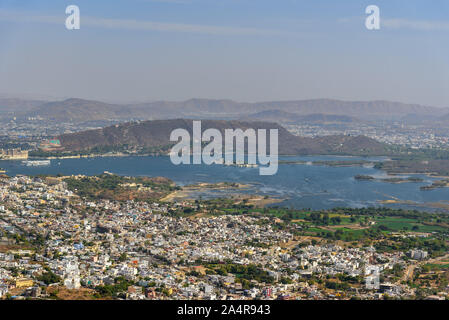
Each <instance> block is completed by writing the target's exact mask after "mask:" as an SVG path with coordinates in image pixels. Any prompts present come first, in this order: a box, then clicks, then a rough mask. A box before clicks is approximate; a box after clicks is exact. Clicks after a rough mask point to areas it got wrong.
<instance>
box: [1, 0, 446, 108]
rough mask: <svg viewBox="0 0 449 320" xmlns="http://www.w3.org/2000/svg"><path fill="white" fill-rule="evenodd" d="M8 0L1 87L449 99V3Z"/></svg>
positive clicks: (140, 95)
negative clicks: (371, 25) (369, 23)
mask: <svg viewBox="0 0 449 320" xmlns="http://www.w3.org/2000/svg"><path fill="white" fill-rule="evenodd" d="M72 2H73V4H76V5H78V6H79V8H80V10H81V29H80V30H72V31H68V30H67V29H66V28H65V27H64V21H65V19H66V17H67V15H66V14H65V8H66V6H67V5H68V4H72V3H66V2H59V1H20V2H17V1H5V0H3V1H1V2H0V39H1V40H0V41H1V46H0V88H1V90H0V91H1V93H2V94H5V95H6V94H7V95H9V96H16V97H20V96H24V97H54V98H69V97H78V98H86V99H99V100H103V101H108V102H136V101H151V100H185V99H189V98H195V97H197V98H217V99H234V100H237V101H246V102H254V101H267V100H293V99H295V100H296V99H310V98H335V99H343V100H392V101H400V102H405V103H419V104H423V105H432V106H438V107H447V106H449V90H447V89H448V83H449V82H448V81H449V62H448V59H447V57H448V56H449V46H448V43H447V36H448V33H449V22H447V13H448V12H449V4H448V3H447V1H443V0H439V1H433V2H432V8H431V9H430V8H428V7H426V5H427V3H426V2H424V1H415V0H413V1H407V2H404V1H376V3H375V4H376V5H377V6H379V8H380V18H381V29H380V30H367V29H366V28H365V24H364V20H365V18H366V14H365V8H366V6H367V5H369V4H371V3H368V2H367V1H350V2H336V1H335V2H330V1H321V0H319V1H313V2H311V1H268V0H262V1H257V2H256V1H249V0H242V1H206V0H180V1H164V0H157V1H156V0H155V1H152V0H132V1H130V0H126V1H125V0H118V1H84V0H77V1H72Z"/></svg>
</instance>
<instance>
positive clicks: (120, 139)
mask: <svg viewBox="0 0 449 320" xmlns="http://www.w3.org/2000/svg"><path fill="white" fill-rule="evenodd" d="M177 128H182V129H185V130H187V131H189V132H190V133H192V130H193V129H192V128H193V120H187V119H174V120H152V121H143V122H129V123H124V124H120V125H113V126H109V127H106V128H102V129H96V130H88V131H82V132H77V133H71V134H64V135H61V136H59V137H57V138H58V139H59V140H60V141H61V146H62V148H63V150H64V151H81V150H90V149H92V148H98V147H117V146H124V145H126V146H131V147H158V146H167V145H170V144H173V142H170V141H169V138H170V133H171V132H172V131H173V130H174V129H177ZM208 128H216V129H218V130H220V131H221V132H222V134H223V137H224V130H225V129H238V128H240V129H242V130H246V129H248V128H253V129H255V130H257V129H267V130H269V129H278V130H279V131H278V132H279V154H284V155H297V154H298V155H300V154H346V155H348V154H351V155H383V154H386V153H387V151H386V150H387V146H386V145H385V144H383V143H380V142H377V141H376V140H373V139H371V138H368V137H365V136H343V135H339V136H326V137H317V138H307V137H298V136H295V135H293V134H291V133H290V132H288V131H287V130H286V129H285V128H283V127H282V126H280V125H278V124H276V123H270V122H247V121H234V120H231V121H224V120H203V121H202V130H203V131H204V130H206V129H208Z"/></svg>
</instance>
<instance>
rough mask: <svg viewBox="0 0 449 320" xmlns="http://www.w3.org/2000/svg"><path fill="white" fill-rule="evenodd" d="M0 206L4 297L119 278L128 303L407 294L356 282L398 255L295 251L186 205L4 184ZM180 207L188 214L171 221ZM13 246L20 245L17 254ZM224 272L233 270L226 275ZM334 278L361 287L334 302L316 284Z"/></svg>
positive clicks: (282, 235) (243, 223)
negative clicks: (94, 197)
mask: <svg viewBox="0 0 449 320" xmlns="http://www.w3.org/2000/svg"><path fill="white" fill-rule="evenodd" d="M0 204H1V205H0V238H1V239H0V249H1V248H7V249H6V250H2V251H0V252H1V253H0V296H3V297H4V296H7V295H12V296H14V295H19V294H20V295H21V296H23V295H28V296H31V297H45V290H43V289H45V288H48V287H51V286H55V285H58V286H64V287H66V288H67V289H69V290H77V289H80V288H91V289H98V288H100V287H105V286H109V287H114V285H116V284H117V281H118V279H125V280H126V281H127V283H129V285H128V286H127V287H126V288H125V289H123V288H122V289H121V291H120V292H116V293H117V294H118V296H119V297H124V298H127V299H255V298H259V299H276V298H278V299H301V298H303V299H320V298H326V299H329V298H344V297H346V298H349V297H350V296H353V295H358V296H360V297H364V298H368V299H369V298H376V297H377V296H376V295H379V294H382V291H384V292H385V291H388V292H389V294H390V295H397V296H402V295H409V294H411V292H410V291H409V290H408V289H407V288H406V287H403V286H402V285H389V284H385V283H383V284H382V285H383V287H379V288H376V289H374V290H371V289H367V288H365V286H364V284H363V279H364V276H365V270H366V267H367V266H370V265H375V266H376V267H377V268H378V269H379V270H380V271H381V272H382V271H384V270H391V269H392V268H393V267H394V266H395V265H396V264H402V265H404V264H405V263H406V262H405V261H404V260H403V259H402V258H403V257H404V253H402V252H397V253H394V254H391V253H390V254H389V253H377V252H376V250H375V249H374V248H372V247H342V246H338V245H336V244H320V245H318V244H315V245H311V244H309V245H301V243H299V242H298V241H297V239H296V238H295V236H294V235H293V232H292V230H290V229H279V228H276V225H275V224H274V223H273V219H271V218H269V217H265V216H257V215H218V216H211V215H207V212H208V208H207V207H206V205H202V204H198V203H196V202H192V201H185V202H175V203H171V204H167V203H156V202H154V203H151V202H137V201H120V202H119V201H111V200H100V199H98V200H86V199H83V198H80V197H78V196H76V195H75V194H74V193H72V192H71V191H70V190H68V189H67V185H66V183H65V182H64V181H63V178H62V177H46V178H43V177H42V178H40V177H34V178H32V177H28V176H16V177H11V178H9V177H3V178H1V180H0ZM179 208H181V209H186V208H191V209H193V210H194V211H195V213H196V214H195V215H193V216H182V215H173V214H170V212H173V210H176V209H179ZM20 243H24V247H23V248H16V247H17V244H20ZM11 244H16V246H15V247H14V246H11ZM11 248H12V249H11ZM417 255H419V253H417V252H415V253H413V257H415V258H417V259H424V258H425V257H424V256H423V255H422V254H421V255H420V256H419V257H418V256H417ZM229 265H232V266H235V271H232V270H233V269H226V268H225V267H226V266H229ZM214 268H215V269H214ZM245 268H246V269H245ZM224 269H225V271H223V270H224ZM239 270H240V271H239ZM49 274H52V275H54V276H55V277H56V278H55V277H53V278H52V277H48V275H49ZM45 275H47V277H45ZM338 275H344V276H345V277H349V278H351V279H359V282H358V285H356V286H355V287H354V288H352V289H350V290H349V292H346V291H345V290H341V292H338V293H337V294H336V293H335V292H336V291H335V290H329V289H328V288H326V287H323V285H319V283H320V282H321V283H322V280H323V279H327V278H332V277H335V276H338ZM360 279H361V280H362V281H360ZM53 281H55V283H52V282H53ZM317 281H318V282H317ZM19 289H20V290H19Z"/></svg>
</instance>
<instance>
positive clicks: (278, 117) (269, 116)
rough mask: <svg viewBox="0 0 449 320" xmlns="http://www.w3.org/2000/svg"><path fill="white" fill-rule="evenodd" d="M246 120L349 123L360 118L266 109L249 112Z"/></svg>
mask: <svg viewBox="0 0 449 320" xmlns="http://www.w3.org/2000/svg"><path fill="white" fill-rule="evenodd" d="M245 119H248V120H258V121H274V122H286V123H351V122H360V120H358V119H356V118H354V117H350V116H345V115H335V114H322V113H313V114H307V115H299V114H296V113H291V112H285V111H282V110H267V111H261V112H257V113H254V114H250V115H248V116H246V117H245Z"/></svg>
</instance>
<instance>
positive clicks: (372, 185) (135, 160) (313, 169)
mask: <svg viewBox="0 0 449 320" xmlns="http://www.w3.org/2000/svg"><path fill="white" fill-rule="evenodd" d="M345 159H350V160H357V159H362V158H357V157H348V158H345V157H332V156H308V157H280V160H289V161H299V160H300V161H316V160H345ZM364 160H370V161H371V160H373V161H378V160H380V159H379V158H370V159H364ZM0 167H2V168H4V169H6V170H7V174H8V175H17V174H24V175H36V174H52V175H56V174H58V173H61V174H63V175H71V174H85V175H95V174H100V173H103V172H104V171H109V172H112V173H115V174H119V175H129V176H164V177H167V178H170V179H172V180H173V181H175V182H176V183H177V184H179V185H186V184H193V183H198V182H208V183H215V182H223V181H227V182H240V183H245V184H251V188H250V189H248V190H246V191H243V192H247V193H251V194H260V195H269V196H275V197H280V198H283V199H286V200H285V201H284V202H282V203H281V204H277V205H285V206H289V207H295V208H312V209H326V208H332V207H367V206H379V205H381V204H380V203H379V201H382V200H393V199H400V200H411V201H414V202H416V203H417V204H418V205H403V204H402V205H399V204H388V206H391V207H406V208H416V209H419V210H432V209H425V208H423V207H421V206H420V205H419V204H423V203H431V202H440V201H447V200H449V188H441V189H435V190H432V191H421V190H420V189H419V188H420V186H423V185H429V184H430V183H431V182H432V181H433V180H435V179H433V178H429V177H426V176H423V175H417V177H421V178H423V179H424V182H420V183H401V184H392V183H387V182H381V181H357V180H355V179H354V176H355V175H357V174H362V175H371V176H375V177H377V178H382V177H387V175H386V174H385V173H384V172H383V171H380V170H377V169H374V168H367V167H328V166H315V165H300V164H280V165H279V169H278V172H277V174H276V175H273V176H260V175H259V169H258V168H238V167H228V166H223V165H210V166H208V165H203V164H201V165H179V166H176V165H173V164H172V163H171V161H170V158H169V157H165V156H162V157H98V158H83V159H56V160H51V165H50V166H45V167H27V166H25V165H23V164H22V162H21V161H0ZM227 192H228V191H226V190H224V191H223V190H221V191H210V190H209V191H205V192H202V193H199V194H197V196H199V195H201V196H202V197H203V198H210V197H216V196H224V195H226V193H227Z"/></svg>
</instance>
